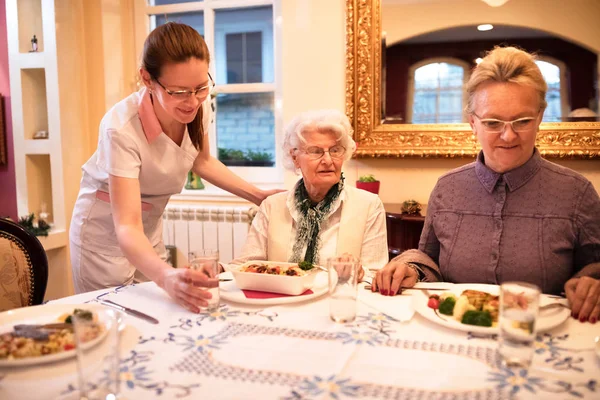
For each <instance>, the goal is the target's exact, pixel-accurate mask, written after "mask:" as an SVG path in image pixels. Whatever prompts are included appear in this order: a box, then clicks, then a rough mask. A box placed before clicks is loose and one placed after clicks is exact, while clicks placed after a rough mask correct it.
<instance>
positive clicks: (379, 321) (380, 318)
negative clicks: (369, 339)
mask: <svg viewBox="0 0 600 400" xmlns="http://www.w3.org/2000/svg"><path fill="white" fill-rule="evenodd" d="M392 322H399V321H398V320H397V319H395V318H392V317H390V316H389V315H387V314H383V313H368V314H367V315H361V316H359V317H358V318H357V319H356V323H357V325H359V326H361V325H366V327H367V328H368V329H371V330H373V331H376V332H378V333H380V334H382V335H385V336H387V337H390V335H391V334H392V333H394V332H395V331H394V330H392V329H389V328H390V327H391V325H392Z"/></svg>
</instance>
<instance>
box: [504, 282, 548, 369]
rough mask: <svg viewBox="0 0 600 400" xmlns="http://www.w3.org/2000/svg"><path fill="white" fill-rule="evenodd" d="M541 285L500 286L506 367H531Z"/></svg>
mask: <svg viewBox="0 0 600 400" xmlns="http://www.w3.org/2000/svg"><path fill="white" fill-rule="evenodd" d="M539 303H540V288H539V287H537V286H535V285H532V284H529V283H525V282H507V283H504V284H502V285H501V286H500V314H499V319H498V326H499V330H500V336H499V342H498V351H499V353H500V357H501V359H502V363H503V365H505V366H506V367H520V368H528V367H529V366H530V365H531V360H532V358H533V353H534V350H535V349H534V345H535V336H536V322H537V318H538V314H539V306H540V304H539Z"/></svg>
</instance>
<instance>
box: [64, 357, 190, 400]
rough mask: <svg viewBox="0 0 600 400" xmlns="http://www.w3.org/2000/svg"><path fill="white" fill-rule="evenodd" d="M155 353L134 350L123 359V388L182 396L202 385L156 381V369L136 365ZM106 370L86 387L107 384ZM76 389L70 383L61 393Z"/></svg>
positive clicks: (93, 388)
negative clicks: (168, 392)
mask: <svg viewBox="0 0 600 400" xmlns="http://www.w3.org/2000/svg"><path fill="white" fill-rule="evenodd" d="M153 354H154V353H152V352H136V351H133V350H132V351H131V353H130V356H129V357H128V358H126V359H123V360H121V366H120V368H119V379H120V381H121V382H124V383H125V385H124V386H121V388H122V389H121V390H123V389H124V388H125V387H126V388H127V389H129V390H133V389H136V388H137V389H142V390H149V391H153V392H154V394H155V395H157V396H160V395H162V394H163V392H165V391H173V392H175V393H176V395H175V397H177V398H182V397H186V396H189V395H190V394H191V393H192V389H194V388H197V387H199V386H200V385H199V384H190V385H177V384H171V383H169V382H166V381H154V380H153V379H152V376H151V375H152V374H153V373H154V371H151V370H148V369H146V368H147V367H146V366H138V367H136V366H137V365H138V364H140V363H145V362H149V361H150V359H151V356H152V355H153ZM104 372H105V375H104V376H103V377H102V378H100V380H99V381H98V382H87V383H86V389H87V390H89V391H93V390H96V389H98V388H99V387H100V386H103V385H106V384H107V383H108V382H109V376H108V371H104ZM75 391H77V388H76V387H75V386H74V385H73V384H69V385H68V386H67V388H66V389H65V390H64V391H63V392H62V393H61V395H63V396H64V395H67V394H69V393H72V392H75Z"/></svg>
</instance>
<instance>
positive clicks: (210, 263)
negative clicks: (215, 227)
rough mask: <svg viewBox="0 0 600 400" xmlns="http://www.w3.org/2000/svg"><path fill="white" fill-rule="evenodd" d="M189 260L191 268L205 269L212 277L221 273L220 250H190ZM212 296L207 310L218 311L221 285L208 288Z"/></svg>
mask: <svg viewBox="0 0 600 400" xmlns="http://www.w3.org/2000/svg"><path fill="white" fill-rule="evenodd" d="M188 260H189V262H190V268H191V269H193V270H196V271H203V272H204V273H205V274H206V275H208V276H209V277H211V278H217V275H219V250H216V249H202V250H198V251H193V252H190V254H189V257H188ZM206 290H208V291H209V292H210V293H211V294H212V298H211V299H209V300H208V307H206V310H207V311H216V310H217V309H218V308H219V300H220V299H219V285H217V287H214V288H207V289H206Z"/></svg>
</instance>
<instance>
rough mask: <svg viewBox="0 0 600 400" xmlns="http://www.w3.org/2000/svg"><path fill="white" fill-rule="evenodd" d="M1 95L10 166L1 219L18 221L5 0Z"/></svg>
mask: <svg viewBox="0 0 600 400" xmlns="http://www.w3.org/2000/svg"><path fill="white" fill-rule="evenodd" d="M0 93H1V94H2V96H3V97H4V127H5V129H6V151H7V158H8V165H0V217H5V216H9V217H11V218H12V219H13V220H15V221H16V220H17V185H16V180H15V159H14V157H13V134H12V117H11V107H10V81H9V79H8V43H7V32H6V7H5V0H0Z"/></svg>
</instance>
